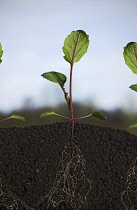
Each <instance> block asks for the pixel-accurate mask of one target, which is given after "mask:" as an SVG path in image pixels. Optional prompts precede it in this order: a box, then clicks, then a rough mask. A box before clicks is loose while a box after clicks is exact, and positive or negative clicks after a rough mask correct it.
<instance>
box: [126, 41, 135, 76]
mask: <svg viewBox="0 0 137 210" xmlns="http://www.w3.org/2000/svg"><path fill="white" fill-rule="evenodd" d="M123 55H124V59H125V63H126V65H127V66H128V67H129V68H130V69H131V70H132V71H133V73H134V74H137V43H136V42H129V43H128V44H127V45H126V47H124V52H123Z"/></svg>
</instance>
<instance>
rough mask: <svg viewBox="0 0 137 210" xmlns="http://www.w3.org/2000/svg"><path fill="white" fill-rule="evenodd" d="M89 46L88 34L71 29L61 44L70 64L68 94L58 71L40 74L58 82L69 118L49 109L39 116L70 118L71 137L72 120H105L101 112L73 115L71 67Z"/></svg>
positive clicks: (63, 76) (64, 79)
mask: <svg viewBox="0 0 137 210" xmlns="http://www.w3.org/2000/svg"><path fill="white" fill-rule="evenodd" d="M88 46H89V36H88V35H87V34H86V33H85V32H84V31H82V30H77V31H72V32H71V34H70V35H68V36H67V38H66V39H65V41H64V46H63V48H62V49H63V52H64V59H65V60H66V61H67V62H68V63H69V64H70V81H69V94H68V92H66V90H65V87H64V85H65V82H66V80H67V77H66V76H65V75H64V74H62V73H59V72H55V71H51V72H46V73H43V74H42V75H41V76H42V77H44V78H45V79H47V80H49V81H51V82H54V83H58V84H59V85H60V87H61V89H62V91H63V93H64V97H65V100H66V102H67V104H68V107H69V112H70V118H68V117H65V116H62V115H59V114H57V113H55V112H54V111H49V112H45V113H43V114H41V116H40V117H45V116H49V115H57V116H60V117H63V118H66V119H69V120H71V122H72V138H73V135H74V122H75V120H78V119H83V118H86V117H90V116H94V117H97V118H99V119H101V120H105V119H106V117H105V116H104V115H103V114H101V113H100V112H93V113H91V114H89V115H87V116H84V117H78V118H75V117H74V111H73V102H72V75H73V67H74V63H76V62H78V61H79V60H80V59H81V58H82V56H83V55H84V54H85V53H86V52H87V49H88Z"/></svg>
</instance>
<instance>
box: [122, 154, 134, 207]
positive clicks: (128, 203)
mask: <svg viewBox="0 0 137 210" xmlns="http://www.w3.org/2000/svg"><path fill="white" fill-rule="evenodd" d="M121 201H122V203H123V205H124V206H125V209H126V210H135V209H137V157H136V158H135V159H134V160H133V162H132V164H131V167H130V169H129V171H128V173H127V181H126V189H125V190H124V191H123V193H122V194H121Z"/></svg>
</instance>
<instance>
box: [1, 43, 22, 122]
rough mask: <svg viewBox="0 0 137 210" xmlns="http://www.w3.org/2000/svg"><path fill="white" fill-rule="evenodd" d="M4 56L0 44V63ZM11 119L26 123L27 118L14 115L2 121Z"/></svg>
mask: <svg viewBox="0 0 137 210" xmlns="http://www.w3.org/2000/svg"><path fill="white" fill-rule="evenodd" d="M2 55H3V50H2V45H1V43H0V63H1V62H2V60H1V57H2ZM9 119H17V120H22V121H25V118H24V117H22V116H20V115H17V114H13V115H11V116H10V117H7V118H5V119H2V120H0V121H4V120H9Z"/></svg>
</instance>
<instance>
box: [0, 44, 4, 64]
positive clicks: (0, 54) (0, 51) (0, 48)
mask: <svg viewBox="0 0 137 210" xmlns="http://www.w3.org/2000/svg"><path fill="white" fill-rule="evenodd" d="M2 55H3V50H2V45H1V43H0V63H1V62H2V60H1V57H2Z"/></svg>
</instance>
